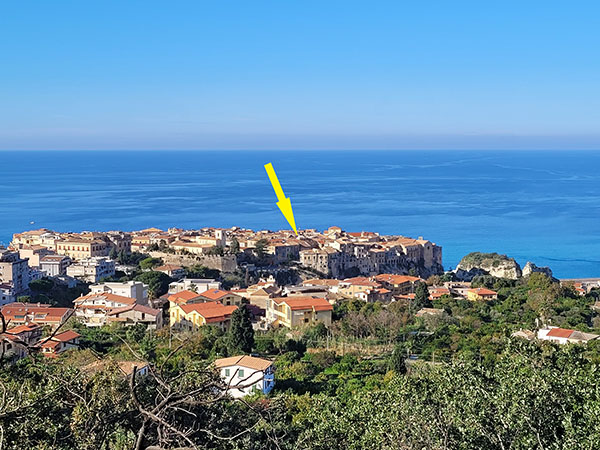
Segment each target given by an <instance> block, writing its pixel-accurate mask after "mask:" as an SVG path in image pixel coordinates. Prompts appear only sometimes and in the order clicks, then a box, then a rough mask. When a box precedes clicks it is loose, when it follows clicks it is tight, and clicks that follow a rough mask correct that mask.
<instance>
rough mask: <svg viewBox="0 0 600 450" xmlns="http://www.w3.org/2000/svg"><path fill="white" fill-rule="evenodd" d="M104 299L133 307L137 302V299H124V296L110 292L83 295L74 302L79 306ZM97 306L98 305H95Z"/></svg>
mask: <svg viewBox="0 0 600 450" xmlns="http://www.w3.org/2000/svg"><path fill="white" fill-rule="evenodd" d="M99 299H104V300H105V301H109V302H115V303H123V304H125V305H131V304H133V303H135V302H136V299H135V298H131V297H123V296H122V295H116V294H111V293H110V292H100V293H98V294H87V295H82V296H81V297H79V298H76V299H75V300H73V303H75V304H76V305H77V304H80V305H82V304H85V303H86V302H87V301H88V300H99ZM94 306H96V305H94Z"/></svg>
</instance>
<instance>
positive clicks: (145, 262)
mask: <svg viewBox="0 0 600 450" xmlns="http://www.w3.org/2000/svg"><path fill="white" fill-rule="evenodd" d="M162 262H163V261H162V259H160V258H152V257H148V258H144V259H142V260H141V261H140V262H139V266H140V269H142V270H149V269H152V268H153V267H157V266H160V265H161V264H162Z"/></svg>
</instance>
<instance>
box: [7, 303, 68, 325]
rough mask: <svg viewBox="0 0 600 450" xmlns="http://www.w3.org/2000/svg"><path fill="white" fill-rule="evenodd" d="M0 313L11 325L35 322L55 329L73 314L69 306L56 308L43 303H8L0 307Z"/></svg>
mask: <svg viewBox="0 0 600 450" xmlns="http://www.w3.org/2000/svg"><path fill="white" fill-rule="evenodd" d="M2 314H3V315H4V318H5V319H6V321H7V322H8V321H10V323H11V325H25V324H30V323H35V324H37V325H41V326H44V325H47V326H49V327H51V328H52V329H55V328H56V327H58V326H59V325H61V324H62V323H63V322H65V321H66V320H67V319H68V318H69V317H71V315H72V314H73V309H71V308H56V307H53V306H50V305H46V304H43V303H19V302H14V303H9V304H8V305H4V306H3V307H2Z"/></svg>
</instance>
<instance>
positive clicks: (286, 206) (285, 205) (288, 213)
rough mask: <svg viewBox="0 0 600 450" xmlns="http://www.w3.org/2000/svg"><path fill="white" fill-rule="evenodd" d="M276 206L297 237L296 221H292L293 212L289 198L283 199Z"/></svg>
mask: <svg viewBox="0 0 600 450" xmlns="http://www.w3.org/2000/svg"><path fill="white" fill-rule="evenodd" d="M277 206H278V207H279V209H280V210H281V213H282V214H283V216H284V217H285V219H286V220H287V221H288V223H289V224H290V226H291V227H292V229H293V230H294V233H296V236H297V235H298V230H297V229H296V220H294V211H293V210H292V202H291V200H290V198H289V197H287V198H284V199H283V200H280V201H278V202H277Z"/></svg>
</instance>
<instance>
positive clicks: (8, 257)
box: [0, 248, 30, 296]
mask: <svg viewBox="0 0 600 450" xmlns="http://www.w3.org/2000/svg"><path fill="white" fill-rule="evenodd" d="M29 282H30V278H29V265H28V263H27V259H23V258H21V257H20V256H19V253H17V252H12V251H10V250H7V249H5V248H0V283H2V284H10V285H12V289H13V294H14V295H16V296H18V295H21V294H23V293H25V292H27V291H28V289H29Z"/></svg>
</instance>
